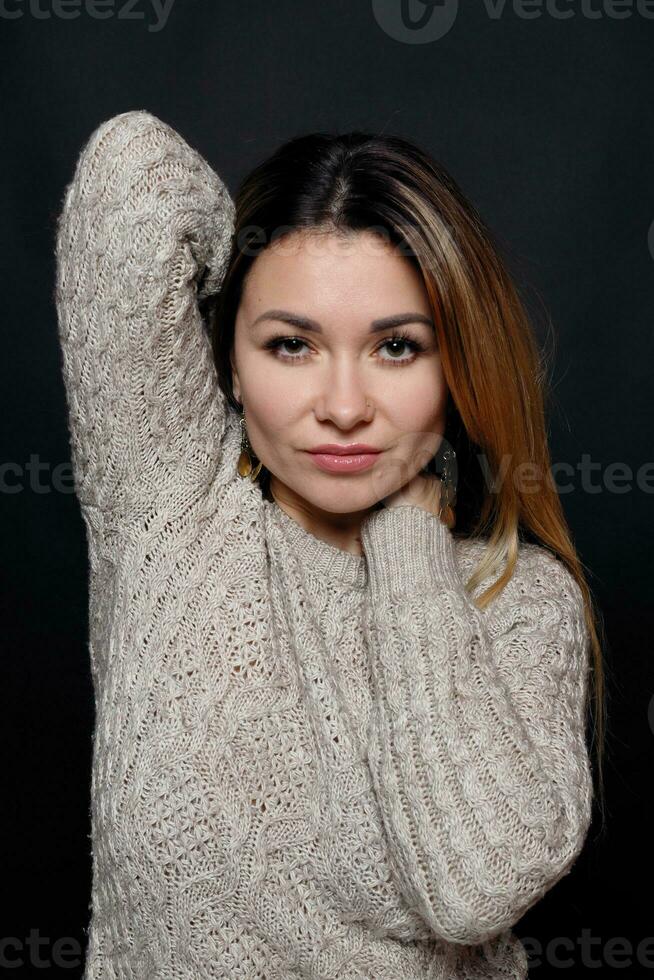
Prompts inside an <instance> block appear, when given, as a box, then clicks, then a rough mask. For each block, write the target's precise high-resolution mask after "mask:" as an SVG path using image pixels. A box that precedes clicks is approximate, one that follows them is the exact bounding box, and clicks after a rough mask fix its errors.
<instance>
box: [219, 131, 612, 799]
mask: <svg viewBox="0 0 654 980" xmlns="http://www.w3.org/2000/svg"><path fill="white" fill-rule="evenodd" d="M235 204H236V217H235V228H234V234H233V241H232V251H231V255H230V258H229V261H228V265H227V269H226V272H225V276H224V279H223V283H222V289H221V291H220V293H219V294H218V296H217V297H214V298H213V299H210V300H209V301H208V307H207V308H206V309H205V310H204V312H205V315H206V316H207V319H208V322H209V324H210V331H211V337H212V346H213V356H214V360H215V364H216V369H217V373H218V380H219V384H220V387H221V389H222V391H223V393H224V395H225V396H226V398H227V402H228V404H229V405H230V406H231V407H232V408H233V409H234V410H236V411H239V412H240V410H241V405H240V404H239V402H238V401H237V400H236V399H235V397H234V393H233V388H232V368H231V354H232V350H233V343H234V329H235V322H236V314H237V311H238V307H239V303H240V300H241V296H242V293H243V288H244V284H245V281H246V277H247V274H248V271H249V270H250V269H251V267H252V265H253V263H254V261H255V259H256V257H257V256H258V255H259V254H260V253H261V252H262V251H263V250H264V249H265V248H267V247H268V246H270V245H271V244H273V242H275V241H278V240H280V239H281V238H282V237H283V236H285V235H287V234H292V233H294V232H301V231H311V232H313V233H332V234H333V233H336V234H344V235H351V234H352V233H353V232H360V231H361V232H373V233H375V234H377V235H379V236H380V237H381V238H383V239H385V241H386V242H387V243H388V244H392V245H393V246H395V248H396V249H397V250H398V252H399V254H400V255H402V256H403V257H405V258H406V259H407V261H409V262H411V263H412V264H413V266H414V267H415V268H416V269H417V270H418V272H419V273H420V275H421V278H422V281H423V282H424V286H425V289H426V291H427V295H428V297H429V302H430V305H431V308H432V313H433V319H434V323H435V327H436V335H437V340H438V345H439V351H440V357H441V363H442V369H443V375H444V379H445V382H446V384H447V387H448V389H449V395H448V406H447V416H446V419H447V421H446V429H445V433H444V439H443V445H445V446H447V445H450V446H453V447H454V449H455V451H456V463H457V486H456V493H457V497H456V523H457V531H456V533H457V535H460V536H464V537H472V536H477V537H483V538H485V539H486V549H485V552H484V556H483V558H482V559H481V560H480V562H479V564H478V565H477V566H476V568H475V570H474V573H473V574H472V576H471V577H470V579H469V581H468V582H467V583H466V589H467V590H468V591H469V592H471V591H472V590H473V589H475V587H476V586H477V585H479V584H480V583H481V582H483V581H485V580H486V579H487V578H489V577H490V578H494V577H495V575H496V574H497V573H498V572H500V571H501V570H502V568H503V566H504V564H505V563H506V567H505V568H504V571H503V572H502V574H501V575H499V578H497V580H496V581H495V582H494V583H493V584H492V585H491V586H490V587H489V588H487V589H486V591H484V592H483V593H482V594H481V595H480V596H479V598H477V599H475V600H474V601H475V603H476V605H477V607H478V608H480V609H483V608H485V607H486V606H487V605H488V603H490V602H491V600H492V599H493V598H495V597H496V596H497V595H498V594H499V593H500V592H501V591H502V589H503V588H504V586H505V585H506V583H507V582H508V581H509V580H510V578H511V576H512V574H513V570H514V568H515V564H516V560H517V555H518V545H519V542H520V541H525V542H531V543H535V544H538V545H540V546H541V547H544V548H546V549H548V550H549V551H550V552H551V553H553V554H554V555H555V556H556V557H558V558H559V559H560V560H561V561H562V562H563V563H564V565H565V566H566V567H567V568H568V569H569V571H570V572H571V573H572V575H573V576H574V578H575V580H576V582H577V584H578V586H579V588H580V590H581V593H582V596H583V599H584V607H585V608H584V614H585V620H586V625H587V628H588V633H589V637H590V649H591V655H592V666H593V671H592V677H593V685H592V687H593V693H594V698H593V707H594V714H595V719H594V730H593V739H594V741H595V747H596V753H597V760H598V769H599V789H600V798H601V799H602V800H603V777H602V759H603V752H604V734H605V710H606V709H605V704H604V702H605V690H604V673H603V663H602V661H603V656H602V647H603V644H604V642H605V633H604V626H603V622H602V620H601V616H600V614H599V611H598V610H597V609H596V608H595V603H594V598H593V596H592V593H591V591H590V589H589V586H588V584H587V582H586V579H585V575H584V572H583V571H582V568H585V566H584V565H583V564H582V562H581V561H580V559H579V557H578V555H577V553H576V550H575V547H574V545H573V542H572V539H571V534H570V530H569V527H568V525H567V522H566V519H565V516H564V513H563V509H562V506H561V502H560V500H559V496H558V493H557V490H556V487H555V485H554V484H553V482H552V477H551V462H550V455H549V449H548V443H547V431H546V418H545V405H544V402H545V398H546V396H549V395H550V391H549V388H548V387H547V386H546V385H547V382H546V359H545V357H544V356H542V355H541V353H540V351H539V347H538V344H537V341H536V337H535V334H534V332H533V328H532V325H531V322H530V319H529V316H528V314H527V311H526V308H525V306H523V303H522V301H521V299H520V298H519V296H518V293H517V289H516V287H515V285H514V283H513V282H512V279H511V276H510V275H509V272H508V270H507V267H506V266H505V264H504V262H503V260H502V258H501V256H500V253H499V249H498V247H497V245H496V244H495V242H494V241H493V238H492V236H491V234H490V232H489V230H488V229H487V228H486V226H485V225H484V223H483V221H482V219H481V218H480V216H479V214H478V213H477V211H476V210H475V209H474V207H473V206H472V205H471V204H470V202H469V201H468V200H466V198H465V197H464V195H463V193H462V191H461V190H460V188H459V187H458V186H457V184H456V183H455V182H454V180H453V179H452V177H451V176H450V175H449V174H448V173H447V172H446V171H445V170H444V168H443V167H442V166H441V165H440V164H439V163H437V162H436V161H435V160H433V159H432V158H431V157H430V156H429V155H428V154H426V153H425V152H424V151H423V150H421V149H419V148H418V147H417V146H415V145H414V144H412V143H411V142H409V141H407V140H405V139H403V138H401V137H398V136H391V135H379V136H378V135H373V134H369V133H363V132H351V133H346V134H343V135H330V134H326V133H313V134H309V135H306V136H301V137H298V138H296V139H293V140H291V141H290V142H287V143H285V144H284V145H283V146H281V147H279V148H278V149H277V150H276V152H274V153H273V154H272V156H270V157H269V158H268V159H267V160H265V161H264V162H263V163H261V164H260V165H259V166H258V167H256V168H255V169H254V170H253V171H252V172H251V173H250V175H249V176H248V177H247V178H246V179H245V181H244V182H243V183H242V185H241V187H240V189H239V191H238V194H237V196H236V200H235ZM525 475H526V476H527V479H528V485H527V486H525V485H524V476H525ZM269 476H270V474H269V473H268V471H267V470H265V468H263V467H262V470H261V475H260V478H259V482H260V485H261V487H262V492H263V493H264V494H265V495H266V496H267V497H268V499H270V493H269ZM534 481H536V483H537V491H535V490H534ZM598 628H599V629H600V630H601V634H602V641H601V642H600V639H599V636H598ZM603 813H604V811H603V806H602V814H603Z"/></svg>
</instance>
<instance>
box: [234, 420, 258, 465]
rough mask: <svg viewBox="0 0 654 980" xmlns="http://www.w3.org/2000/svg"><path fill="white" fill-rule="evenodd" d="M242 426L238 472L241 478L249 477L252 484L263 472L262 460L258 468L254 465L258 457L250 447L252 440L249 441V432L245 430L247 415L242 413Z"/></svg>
mask: <svg viewBox="0 0 654 980" xmlns="http://www.w3.org/2000/svg"><path fill="white" fill-rule="evenodd" d="M239 422H240V426H241V455H240V456H239V457H238V463H237V464H236V472H237V473H238V475H239V476H240V477H243V478H245V477H246V476H249V477H250V479H251V480H252V482H253V483H254V481H255V480H256V478H257V477H258V476H259V471H260V470H261V466H262V463H261V460H259V462H258V463H257V465H256V467H255V465H254V463H253V461H252V460H253V459H256V458H257V457H256V456H255V455H254V450H253V449H252V446H251V445H250V440H249V439H248V434H247V430H246V428H245V413H244V412H241V418H240V419H239Z"/></svg>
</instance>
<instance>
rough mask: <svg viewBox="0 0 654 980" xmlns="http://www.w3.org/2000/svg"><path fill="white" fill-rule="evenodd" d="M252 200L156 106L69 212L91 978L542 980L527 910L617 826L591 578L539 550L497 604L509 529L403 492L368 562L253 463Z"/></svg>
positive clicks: (105, 156) (86, 173) (127, 131)
mask: <svg viewBox="0 0 654 980" xmlns="http://www.w3.org/2000/svg"><path fill="white" fill-rule="evenodd" d="M233 220H234V205H233V202H232V200H231V198H230V196H229V194H228V192H227V190H226V188H225V186H224V184H223V183H222V181H221V179H220V178H219V177H218V176H217V175H216V174H215V173H214V172H213V171H212V169H211V168H210V167H209V165H208V164H207V162H206V161H205V160H204V159H203V158H202V157H201V156H200V155H199V154H198V153H197V152H196V151H195V150H193V149H191V148H190V147H189V146H188V144H187V143H186V142H185V141H184V140H183V139H182V138H181V137H180V136H179V135H178V134H177V133H176V132H175V131H174V130H173V129H172V128H170V127H169V126H168V125H166V124H165V123H163V122H162V121H160V120H159V119H157V118H156V117H155V116H153V115H151V114H150V113H148V112H146V111H131V112H124V113H122V114H120V115H117V116H115V117H114V118H112V119H109V120H108V121H106V122H104V123H103V124H102V125H101V126H99V128H98V129H96V130H95V132H94V133H93V134H92V135H91V137H90V139H89V140H88V142H87V143H86V145H85V146H84V148H83V151H82V153H81V155H80V158H79V161H78V164H77V168H76V171H75V174H74V178H73V180H72V182H71V183H70V185H69V186H68V188H67V190H66V195H65V200H64V202H63V207H62V212H61V215H60V217H59V225H58V234H57V243H56V255H57V283H56V300H57V312H58V322H59V337H60V342H61V348H62V352H63V375H64V380H65V385H66V395H67V404H68V411H69V424H70V436H71V454H72V461H73V466H74V473H75V485H76V493H77V496H78V499H79V502H80V506H81V512H82V515H83V518H84V522H85V526H86V531H87V538H88V548H89V561H90V582H89V590H90V597H89V605H90V609H89V623H90V636H89V651H90V658H91V668H92V676H93V683H94V691H95V698H96V726H95V731H94V740H93V769H92V812H91V818H92V859H93V886H92V900H91V905H90V908H91V920H90V925H89V947H88V951H87V958H86V972H85V980H115V978H120V980H123V978H124V980H127V978H134V980H155V978H161V980H164V978H165V980H182V978H183V980H203V978H210V977H211V978H215V977H221V978H228V980H236V978H246V980H255V978H257V980H287V978H292V977H306V978H315V980H318V978H320V980H323V978H324V980H327V978H338V980H354V978H369V980H426V978H433V980H436V978H442V980H452V978H469V980H473V978H474V980H478V978H499V977H504V978H507V977H511V978H523V977H525V976H526V973H527V966H526V957H525V954H524V951H523V947H522V945H521V944H520V942H519V941H518V940H517V938H516V937H515V936H514V935H513V933H512V932H511V930H510V927H511V926H512V925H513V924H514V923H516V922H517V921H518V920H519V919H520V917H521V916H522V915H523V913H524V912H525V911H526V910H527V909H528V908H530V907H531V906H532V905H533V904H534V903H535V902H537V901H538V899H539V898H541V897H542V896H543V895H544V893H545V892H546V891H547V890H548V889H549V888H551V887H552V886H553V885H554V884H555V883H556V882H557V881H558V880H559V879H560V878H561V877H562V876H563V875H565V874H567V873H568V872H569V871H570V869H571V867H572V865H573V863H574V861H575V859H576V857H577V855H578V854H579V852H580V850H581V848H582V846H583V843H584V839H585V837H586V834H587V831H588V827H589V823H590V816H591V797H592V782H591V775H590V766H589V760H588V755H587V750H586V745H585V740H584V717H585V703H586V697H587V686H588V683H587V682H588V671H589V659H588V652H589V651H588V636H587V632H586V629H585V625H584V620H583V605H582V599H581V593H580V591H579V589H578V586H577V585H576V582H575V581H574V579H573V578H572V576H571V575H570V574H569V572H568V571H567V570H566V569H565V568H564V566H563V564H562V563H561V562H559V561H558V560H557V559H556V558H554V557H553V556H552V555H551V554H550V553H549V552H547V551H545V550H544V549H542V548H539V547H537V546H536V545H527V544H524V545H522V546H521V550H520V555H519V560H518V567H517V571H516V573H515V574H514V576H513V579H512V581H511V583H510V584H509V586H508V587H507V588H506V589H505V591H504V592H503V593H502V595H501V596H500V597H499V598H498V599H496V600H495V601H494V602H493V603H491V605H490V607H489V608H487V609H486V610H485V611H483V612H481V611H480V610H478V609H477V608H476V606H475V605H474V604H473V603H472V601H471V598H470V597H469V596H468V595H467V593H466V591H465V589H464V583H465V582H466V581H467V578H468V576H469V575H470V573H471V572H472V570H473V567H474V565H475V563H476V561H477V560H478V559H479V557H480V555H481V553H482V549H483V542H482V541H480V540H464V539H460V538H457V537H455V536H454V535H453V533H452V532H451V531H450V530H449V529H448V528H447V527H445V525H443V524H441V523H440V522H439V521H438V520H437V519H436V518H435V517H433V516H432V515H431V514H428V513H427V512H426V511H423V510H421V509H420V508H418V507H397V508H393V509H381V510H378V511H374V512H373V513H372V515H371V516H370V517H369V518H368V519H367V520H366V521H365V522H364V525H363V528H362V544H363V549H364V555H363V556H361V557H359V556H357V555H353V554H351V553H349V552H345V551H342V550H340V549H338V548H336V547H334V546H332V545H329V544H327V543H326V542H323V541H321V540H319V539H318V538H316V537H314V536H313V535H311V534H310V533H309V532H307V531H306V530H305V529H304V528H302V527H301V526H300V525H299V524H297V523H296V522H295V521H294V520H293V519H291V518H290V517H289V516H288V515H287V514H285V512H284V511H282V510H281V509H280V508H279V507H278V505H277V504H276V503H271V502H270V501H268V500H266V499H264V498H263V496H262V494H261V490H260V488H259V487H258V486H257V484H253V483H251V482H250V481H249V480H241V479H240V478H239V477H238V476H237V473H236V460H237V458H238V452H239V431H238V419H237V417H236V416H235V414H234V413H233V411H232V410H231V409H229V408H228V406H227V404H226V401H225V399H224V397H223V395H222V393H221V391H220V390H219V388H218V386H217V381H216V374H215V368H214V365H213V362H212V357H211V351H210V342H209V338H208V336H207V332H206V328H205V325H204V323H203V320H202V318H201V315H200V312H199V309H198V305H197V300H198V298H199V297H205V296H208V295H212V294H213V293H215V292H216V291H217V290H218V289H219V287H220V284H221V282H222V279H223V276H224V270H225V262H226V258H227V255H228V250H229V246H230V237H231V232H232V228H233ZM486 584H488V583H486ZM481 591H482V587H481V586H480V587H479V590H478V592H476V593H474V595H477V594H478V593H479V592H481Z"/></svg>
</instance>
